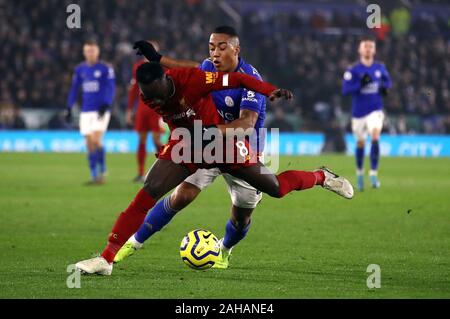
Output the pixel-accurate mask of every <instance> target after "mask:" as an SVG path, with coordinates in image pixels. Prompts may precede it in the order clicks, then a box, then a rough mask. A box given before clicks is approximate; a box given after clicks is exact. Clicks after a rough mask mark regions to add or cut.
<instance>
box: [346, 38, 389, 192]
mask: <svg viewBox="0 0 450 319" xmlns="http://www.w3.org/2000/svg"><path fill="white" fill-rule="evenodd" d="M358 53H359V63H357V64H355V65H353V66H351V67H350V68H348V69H347V70H346V71H345V73H344V79H343V86H342V93H343V94H345V95H351V96H352V131H353V134H354V136H355V139H356V151H355V157H356V167H357V169H356V177H357V183H358V190H359V191H363V190H364V147H365V141H366V139H367V135H368V134H369V135H370V137H371V142H372V144H371V147H370V171H369V178H370V183H371V185H372V187H373V188H379V187H380V182H379V180H378V162H379V159H380V144H379V139H380V134H381V130H382V128H383V120H384V113H383V110H382V108H383V100H382V96H383V95H386V94H387V90H388V89H389V88H390V87H391V86H392V82H391V78H390V76H389V73H388V71H387V70H386V67H385V66H384V65H383V64H382V63H380V62H376V61H375V60H374V56H375V53H376V44H375V40H374V39H372V38H370V37H365V38H362V39H361V41H360V43H359V49H358Z"/></svg>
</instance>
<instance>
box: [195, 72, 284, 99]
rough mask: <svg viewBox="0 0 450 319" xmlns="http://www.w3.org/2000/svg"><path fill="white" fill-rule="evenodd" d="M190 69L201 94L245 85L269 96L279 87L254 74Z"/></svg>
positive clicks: (244, 86) (248, 88)
mask: <svg viewBox="0 0 450 319" xmlns="http://www.w3.org/2000/svg"><path fill="white" fill-rule="evenodd" d="M190 70H191V76H192V82H193V83H195V87H196V88H197V89H198V90H199V93H200V94H201V95H208V94H209V93H211V92H212V91H220V90H226V89H233V88H240V87H243V88H246V89H247V90H251V91H255V92H258V93H261V94H264V95H265V96H269V95H270V93H272V92H273V91H275V90H276V89H277V87H275V86H273V85H272V84H270V83H267V82H263V81H260V80H258V79H256V78H254V77H253V76H250V75H247V74H243V73H238V72H231V73H224V72H205V71H202V70H200V69H197V68H193V69H190Z"/></svg>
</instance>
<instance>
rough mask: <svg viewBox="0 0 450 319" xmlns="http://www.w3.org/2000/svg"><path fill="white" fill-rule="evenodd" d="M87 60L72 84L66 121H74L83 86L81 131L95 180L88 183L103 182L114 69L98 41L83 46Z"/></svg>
mask: <svg viewBox="0 0 450 319" xmlns="http://www.w3.org/2000/svg"><path fill="white" fill-rule="evenodd" d="M83 55H84V57H85V61H84V62H82V63H80V64H79V65H77V66H76V68H75V71H74V74H73V78H72V87H71V89H70V93H69V96H68V99H67V113H66V120H67V121H68V122H70V121H71V120H72V108H73V105H74V104H75V101H76V99H77V95H78V91H79V88H80V86H81V90H82V93H83V94H82V104H81V113H80V121H79V126H80V133H81V135H83V136H84V137H85V139H86V147H87V151H88V163H89V169H90V173H91V180H90V181H89V182H88V183H87V184H88V185H98V184H103V183H104V179H105V173H106V164H105V148H104V147H103V135H104V133H105V131H106V130H107V128H108V124H109V120H110V117H111V113H110V108H111V104H112V102H113V99H114V92H115V76H114V69H113V68H112V67H111V66H110V65H108V64H106V63H104V62H101V61H99V55H100V49H99V47H98V44H97V43H96V42H95V41H86V42H85V43H84V46H83Z"/></svg>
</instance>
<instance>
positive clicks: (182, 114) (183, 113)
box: [172, 109, 196, 120]
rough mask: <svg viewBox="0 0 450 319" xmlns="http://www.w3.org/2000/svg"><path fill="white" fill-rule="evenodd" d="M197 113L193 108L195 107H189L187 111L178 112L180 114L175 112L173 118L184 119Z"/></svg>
mask: <svg viewBox="0 0 450 319" xmlns="http://www.w3.org/2000/svg"><path fill="white" fill-rule="evenodd" d="M195 115H196V113H195V111H194V110H193V109H188V110H187V111H185V112H182V113H178V114H174V115H173V116H172V119H173V120H179V119H182V118H185V117H186V118H190V117H193V116H195Z"/></svg>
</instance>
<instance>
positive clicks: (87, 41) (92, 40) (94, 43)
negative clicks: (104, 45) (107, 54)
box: [84, 39, 98, 46]
mask: <svg viewBox="0 0 450 319" xmlns="http://www.w3.org/2000/svg"><path fill="white" fill-rule="evenodd" d="M84 44H85V45H96V46H98V43H97V41H96V40H95V39H87V40H86V41H84Z"/></svg>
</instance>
